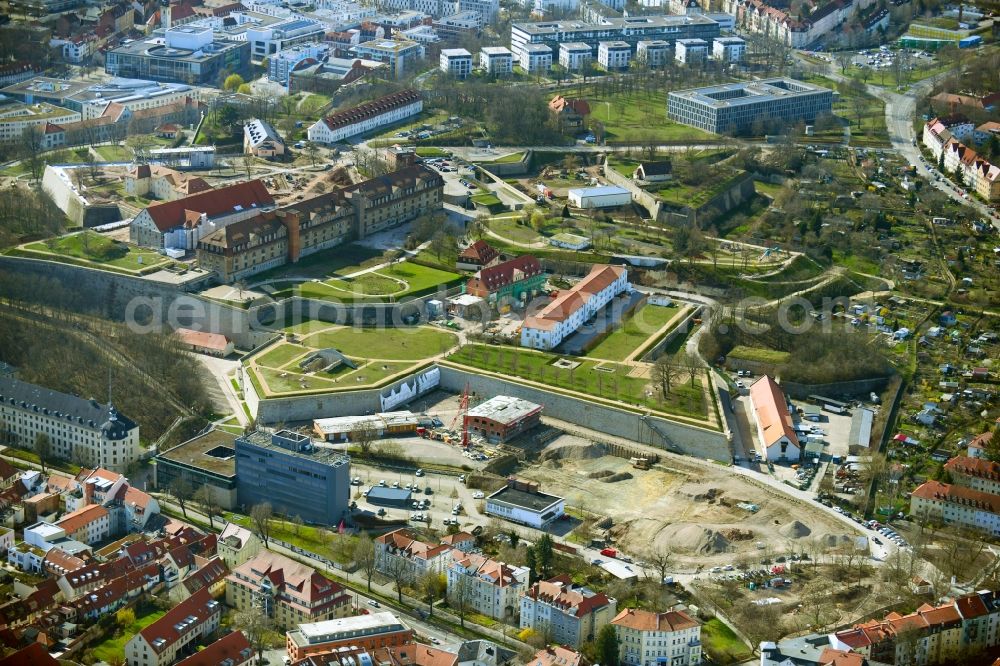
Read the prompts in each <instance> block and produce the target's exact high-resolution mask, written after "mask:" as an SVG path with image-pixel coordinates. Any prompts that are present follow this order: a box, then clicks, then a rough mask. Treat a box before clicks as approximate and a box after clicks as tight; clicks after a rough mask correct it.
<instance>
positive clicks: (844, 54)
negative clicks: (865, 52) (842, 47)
mask: <svg viewBox="0 0 1000 666" xmlns="http://www.w3.org/2000/svg"><path fill="white" fill-rule="evenodd" d="M853 55H854V54H853V53H851V52H850V51H839V52H838V53H837V64H838V65H840V73H841V74H846V73H847V68H848V67H850V66H851V57H852V56H853Z"/></svg>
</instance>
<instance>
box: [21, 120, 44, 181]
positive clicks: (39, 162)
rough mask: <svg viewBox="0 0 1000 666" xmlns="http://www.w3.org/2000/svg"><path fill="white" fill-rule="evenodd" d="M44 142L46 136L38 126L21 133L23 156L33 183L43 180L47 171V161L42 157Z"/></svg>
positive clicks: (25, 129) (27, 128)
mask: <svg viewBox="0 0 1000 666" xmlns="http://www.w3.org/2000/svg"><path fill="white" fill-rule="evenodd" d="M44 141H45V135H44V134H43V133H42V129H41V128H40V127H38V126H37V125H31V126H30V127H26V128H24V131H22V132H21V155H22V159H23V160H24V162H25V164H26V165H27V166H28V171H29V173H31V179H32V180H33V181H37V180H38V179H39V178H41V177H42V171H43V170H44V169H45V160H44V159H43V157H42V152H43V151H44V150H45V145H44Z"/></svg>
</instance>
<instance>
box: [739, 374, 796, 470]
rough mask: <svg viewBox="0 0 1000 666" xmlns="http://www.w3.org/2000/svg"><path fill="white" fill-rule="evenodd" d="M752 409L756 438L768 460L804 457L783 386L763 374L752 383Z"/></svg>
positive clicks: (793, 460)
mask: <svg viewBox="0 0 1000 666" xmlns="http://www.w3.org/2000/svg"><path fill="white" fill-rule="evenodd" d="M750 411H751V413H752V414H753V417H754V422H755V423H756V425H757V439H758V441H759V442H760V446H761V447H763V451H759V452H758V453H760V454H761V457H762V458H764V459H765V460H769V461H779V460H781V461H791V462H796V461H798V460H799V459H800V458H801V457H802V447H801V444H800V443H799V438H798V436H797V435H796V434H795V429H794V428H793V427H792V416H791V414H790V413H789V411H788V401H787V400H786V399H785V394H784V393H783V392H782V390H781V387H779V386H778V383H777V382H775V381H774V380H773V379H771V378H770V377H768V376H767V375H764V376H763V377H761V378H760V379H758V380H757V381H755V382H754V383H753V384H752V385H751V386H750Z"/></svg>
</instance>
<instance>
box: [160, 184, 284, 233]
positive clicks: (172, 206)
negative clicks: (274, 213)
mask: <svg viewBox="0 0 1000 666" xmlns="http://www.w3.org/2000/svg"><path fill="white" fill-rule="evenodd" d="M273 205H274V198H273V197H272V196H271V194H270V192H268V191H267V188H266V187H264V183H263V182H262V181H260V180H251V181H247V182H245V183H236V184H234V185H229V186H228V187H220V188H216V189H214V190H208V191H206V192H199V193H198V194H193V195H191V196H188V197H184V198H183V199H176V200H174V201H164V202H162V203H157V204H153V205H152V206H149V207H148V208H146V212H147V213H148V214H149V217H150V218H151V219H152V220H153V224H155V225H156V228H157V229H159V230H160V231H168V230H170V229H173V228H174V227H178V226H181V225H183V224H191V223H193V222H194V223H196V221H197V220H198V219H199V218H200V217H201V214H202V213H204V214H206V215H207V216H208V217H209V218H212V217H218V216H220V215H222V214H224V213H231V212H233V211H235V210H236V209H237V207H240V208H243V209H249V208H261V207H263V206H273Z"/></svg>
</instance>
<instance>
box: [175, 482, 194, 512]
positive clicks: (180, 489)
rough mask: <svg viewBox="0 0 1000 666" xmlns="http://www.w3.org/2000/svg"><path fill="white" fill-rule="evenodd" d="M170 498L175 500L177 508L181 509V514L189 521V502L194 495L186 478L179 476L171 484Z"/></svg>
mask: <svg viewBox="0 0 1000 666" xmlns="http://www.w3.org/2000/svg"><path fill="white" fill-rule="evenodd" d="M169 492H170V496H171V497H173V498H174V501H175V502H177V506H179V507H180V508H181V513H182V514H183V515H184V518H185V519H187V501H188V500H189V499H191V496H192V495H193V494H194V492H193V490H192V488H191V483H190V482H189V481H188V480H187V478H186V477H183V476H178V477H177V478H176V479H174V480H173V481H171V482H170V488H169Z"/></svg>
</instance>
